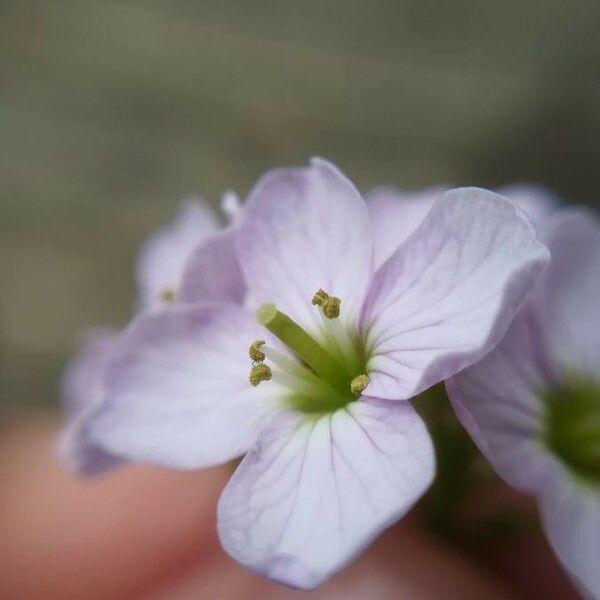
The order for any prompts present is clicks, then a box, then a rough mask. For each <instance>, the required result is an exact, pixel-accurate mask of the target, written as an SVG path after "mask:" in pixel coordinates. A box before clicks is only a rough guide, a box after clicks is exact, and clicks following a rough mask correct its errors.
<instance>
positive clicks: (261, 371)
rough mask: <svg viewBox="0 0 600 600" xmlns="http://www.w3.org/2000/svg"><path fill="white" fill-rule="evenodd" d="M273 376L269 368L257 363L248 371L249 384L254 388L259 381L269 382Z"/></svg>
mask: <svg viewBox="0 0 600 600" xmlns="http://www.w3.org/2000/svg"><path fill="white" fill-rule="evenodd" d="M272 376H273V372H272V371H271V369H270V367H268V366H267V365H265V363H258V364H257V365H254V366H253V367H252V369H250V383H251V384H252V385H253V386H254V387H256V386H257V385H258V384H259V383H260V382H261V381H269V380H270V379H271V377H272Z"/></svg>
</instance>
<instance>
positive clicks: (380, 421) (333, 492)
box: [218, 398, 435, 588]
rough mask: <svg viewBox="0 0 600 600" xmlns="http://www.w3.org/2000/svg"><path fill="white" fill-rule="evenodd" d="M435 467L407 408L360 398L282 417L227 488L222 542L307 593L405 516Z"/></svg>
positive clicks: (220, 508)
mask: <svg viewBox="0 0 600 600" xmlns="http://www.w3.org/2000/svg"><path fill="white" fill-rule="evenodd" d="M434 468H435V466H434V455H433V449H432V444H431V440H430V437H429V434H428V432H427V430H426V428H425V426H424V424H423V422H422V421H421V419H420V418H419V416H418V415H417V414H416V413H415V411H414V409H413V408H412V407H411V406H410V405H409V404H408V403H403V404H398V403H390V402H385V401H380V400H375V399H368V398H367V399H365V398H363V399H361V400H360V401H358V402H354V403H352V404H350V405H348V407H346V408H345V409H340V410H338V411H337V412H335V413H333V414H329V415H324V416H312V417H311V416H306V415H304V416H299V415H297V414H293V413H281V414H279V415H276V416H275V417H274V418H273V421H272V422H271V423H270V426H269V428H267V429H266V430H265V431H264V432H263V434H262V435H261V436H260V438H259V440H258V443H257V445H256V447H255V448H254V449H253V450H252V451H251V452H250V453H248V454H247V455H246V457H245V458H244V459H243V461H242V463H241V464H240V466H239V467H238V469H237V471H236V472H235V474H234V475H233V477H232V478H231V480H230V482H229V484H228V485H227V487H226V488H225V490H224V491H223V494H222V496H221V499H220V501H219V506H218V530H219V536H220V539H221V543H222V545H223V547H224V548H225V550H226V551H227V552H228V553H229V554H230V555H231V556H233V557H234V558H235V559H236V560H238V561H239V562H241V563H242V564H245V565H247V566H249V567H251V568H252V569H255V570H256V571H258V572H260V573H263V574H265V575H267V576H268V577H271V578H273V579H275V580H278V581H280V582H283V583H286V584H288V585H291V586H295V587H299V588H313V587H315V586H317V585H318V584H319V583H321V582H322V581H323V580H324V579H326V578H327V577H328V576H329V575H331V574H332V573H334V572H336V571H338V570H339V569H341V568H342V567H343V566H344V565H345V564H346V563H347V562H348V561H349V560H350V559H351V558H352V557H353V556H354V555H355V554H356V553H357V552H359V551H360V550H361V548H363V547H364V546H365V545H366V544H367V543H369V542H370V541H371V540H372V539H373V537H375V536H376V535H377V534H378V533H379V532H380V531H381V530H382V529H383V528H385V527H386V526H388V525H390V524H392V523H393V522H394V521H396V520H397V519H399V518H400V517H401V516H402V515H403V514H404V513H406V511H407V510H408V509H409V508H410V506H411V505H412V504H413V503H414V502H415V501H416V500H417V499H418V498H419V497H420V496H421V494H422V493H423V492H424V491H425V490H426V489H427V487H428V486H429V484H430V482H431V479H432V476H433V473H434Z"/></svg>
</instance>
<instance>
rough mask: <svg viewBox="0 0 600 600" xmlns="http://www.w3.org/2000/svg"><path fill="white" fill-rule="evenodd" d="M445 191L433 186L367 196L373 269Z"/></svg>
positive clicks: (374, 192)
mask: <svg viewBox="0 0 600 600" xmlns="http://www.w3.org/2000/svg"><path fill="white" fill-rule="evenodd" d="M446 189H447V188H446V187H443V186H436V187H431V188H427V189H424V190H421V191H416V192H415V191H413V192H407V191H403V190H399V189H396V188H393V187H379V188H375V189H374V190H371V191H370V192H369V193H368V194H367V195H366V197H365V199H366V201H367V206H368V208H369V214H370V215H371V223H372V227H373V262H374V265H375V268H376V269H378V268H379V267H380V266H381V265H382V264H383V263H384V262H385V261H386V260H387V259H388V258H389V257H390V256H391V255H392V254H393V253H394V252H395V250H396V248H398V246H400V244H402V242H404V240H406V238H408V236H409V235H410V234H411V233H412V232H413V231H414V230H415V229H417V227H418V226H419V225H420V224H421V223H422V222H423V219H424V218H425V217H426V215H427V213H428V212H429V211H430V210H431V207H432V206H433V205H434V204H435V201H436V200H437V199H438V198H439V197H440V196H441V195H442V194H443V193H444V192H445V191H446Z"/></svg>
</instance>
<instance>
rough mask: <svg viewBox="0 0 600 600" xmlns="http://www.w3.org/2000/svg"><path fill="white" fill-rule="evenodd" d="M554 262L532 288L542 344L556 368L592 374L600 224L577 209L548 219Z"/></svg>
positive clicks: (597, 362) (599, 349)
mask: <svg viewBox="0 0 600 600" xmlns="http://www.w3.org/2000/svg"><path fill="white" fill-rule="evenodd" d="M544 241H546V242H547V244H548V246H549V248H550V251H551V252H552V262H551V263H550V266H549V267H548V269H546V271H545V273H544V275H543V277H542V278H541V280H540V285H539V286H538V290H537V293H536V300H537V305H538V311H539V314H540V318H541V320H542V326H543V333H544V334H545V340H544V344H545V346H546V347H547V352H548V354H549V355H550V356H551V358H552V359H553V360H554V361H555V363H556V367H557V368H558V369H559V370H562V371H566V372H576V373H579V374H580V375H583V376H589V377H591V378H593V379H597V378H598V377H599V372H598V369H600V318H599V307H600V224H599V223H598V220H597V219H596V217H595V216H594V215H593V214H591V213H588V212H585V211H579V210H565V211H561V212H560V213H558V214H557V215H556V217H554V218H553V219H551V220H550V221H549V222H548V226H547V228H546V229H545V231H544Z"/></svg>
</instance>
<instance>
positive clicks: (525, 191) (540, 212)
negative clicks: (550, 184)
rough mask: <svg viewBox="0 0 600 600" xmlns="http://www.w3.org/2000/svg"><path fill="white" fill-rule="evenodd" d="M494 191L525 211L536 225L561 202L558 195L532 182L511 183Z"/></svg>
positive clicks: (541, 222)
mask: <svg viewBox="0 0 600 600" xmlns="http://www.w3.org/2000/svg"><path fill="white" fill-rule="evenodd" d="M496 191H497V192H498V194H501V195H502V196H505V197H506V198H508V199H509V200H512V201H513V202H514V203H515V204H516V205H517V206H518V207H519V208H520V209H522V210H523V211H525V213H527V215H529V218H530V219H531V220H532V221H533V224H534V225H535V226H536V227H540V226H541V225H542V224H543V223H544V221H545V220H546V219H547V218H548V217H549V216H550V215H551V214H552V213H553V212H554V211H555V210H556V209H557V208H558V207H559V206H560V204H561V202H560V199H559V198H558V196H556V195H555V194H554V193H552V192H551V191H550V190H548V189H546V188H545V187H543V186H541V185H536V184H534V183H512V184H510V185H505V186H502V187H501V188H498V189H497V190H496Z"/></svg>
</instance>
